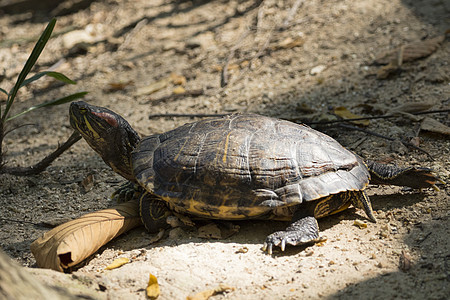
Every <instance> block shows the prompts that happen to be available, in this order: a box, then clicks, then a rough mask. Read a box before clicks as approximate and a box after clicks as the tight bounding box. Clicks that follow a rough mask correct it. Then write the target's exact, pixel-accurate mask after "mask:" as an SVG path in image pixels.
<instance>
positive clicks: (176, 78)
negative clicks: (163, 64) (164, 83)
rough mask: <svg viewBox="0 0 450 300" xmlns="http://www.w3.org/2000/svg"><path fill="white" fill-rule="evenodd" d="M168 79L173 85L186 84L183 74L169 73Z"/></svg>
mask: <svg viewBox="0 0 450 300" xmlns="http://www.w3.org/2000/svg"><path fill="white" fill-rule="evenodd" d="M170 80H171V81H172V83H173V84H175V85H185V84H186V77H184V76H183V75H178V74H175V73H172V74H170Z"/></svg>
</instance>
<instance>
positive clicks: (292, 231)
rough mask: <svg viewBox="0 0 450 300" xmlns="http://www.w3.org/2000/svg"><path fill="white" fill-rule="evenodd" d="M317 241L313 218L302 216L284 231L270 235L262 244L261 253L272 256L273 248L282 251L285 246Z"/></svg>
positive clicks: (317, 233) (315, 225) (317, 232)
mask: <svg viewBox="0 0 450 300" xmlns="http://www.w3.org/2000/svg"><path fill="white" fill-rule="evenodd" d="M318 241H319V225H318V224H317V220H316V218H314V217H313V216H303V217H300V218H299V219H297V220H296V221H294V222H292V223H291V225H289V227H287V228H286V230H285V231H277V232H274V233H272V234H270V235H269V236H268V237H267V238H266V241H265V242H264V246H263V251H266V250H267V253H268V254H272V248H273V246H278V247H280V248H281V251H284V249H285V247H286V244H289V245H293V246H297V245H302V244H309V243H315V242H318Z"/></svg>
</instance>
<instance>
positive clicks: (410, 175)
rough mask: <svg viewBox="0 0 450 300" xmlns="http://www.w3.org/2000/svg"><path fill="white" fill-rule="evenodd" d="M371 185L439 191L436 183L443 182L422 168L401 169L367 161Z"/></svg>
mask: <svg viewBox="0 0 450 300" xmlns="http://www.w3.org/2000/svg"><path fill="white" fill-rule="evenodd" d="M366 165H367V168H368V169H369V172H370V176H371V179H370V183H371V184H389V185H397V186H408V187H411V188H413V189H422V188H429V187H432V188H434V189H437V187H436V185H435V184H436V183H438V182H441V183H442V180H440V179H439V178H437V177H436V175H434V174H433V172H432V170H431V169H428V168H420V167H407V168H400V167H398V166H396V165H386V164H381V163H378V162H375V161H371V160H369V161H367V162H366Z"/></svg>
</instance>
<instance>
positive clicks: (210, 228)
mask: <svg viewBox="0 0 450 300" xmlns="http://www.w3.org/2000/svg"><path fill="white" fill-rule="evenodd" d="M198 237H199V238H204V239H221V238H222V234H221V232H220V228H219V227H218V226H217V224H215V223H209V224H208V225H205V226H202V227H200V228H199V229H198Z"/></svg>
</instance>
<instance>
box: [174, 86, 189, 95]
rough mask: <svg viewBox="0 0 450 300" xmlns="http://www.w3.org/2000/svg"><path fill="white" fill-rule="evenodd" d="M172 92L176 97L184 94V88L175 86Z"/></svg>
mask: <svg viewBox="0 0 450 300" xmlns="http://www.w3.org/2000/svg"><path fill="white" fill-rule="evenodd" d="M172 92H173V93H174V94H176V95H179V94H184V93H186V90H185V89H184V87H182V86H181V85H180V86H177V87H176V88H174V89H173V91H172Z"/></svg>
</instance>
